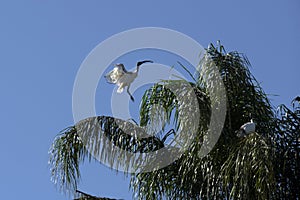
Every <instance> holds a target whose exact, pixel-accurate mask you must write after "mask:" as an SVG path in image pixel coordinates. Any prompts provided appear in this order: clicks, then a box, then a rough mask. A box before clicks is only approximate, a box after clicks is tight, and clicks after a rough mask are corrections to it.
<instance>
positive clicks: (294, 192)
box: [273, 97, 300, 199]
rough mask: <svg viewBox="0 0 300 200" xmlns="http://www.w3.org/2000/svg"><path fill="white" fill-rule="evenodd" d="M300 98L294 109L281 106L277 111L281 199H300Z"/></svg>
mask: <svg viewBox="0 0 300 200" xmlns="http://www.w3.org/2000/svg"><path fill="white" fill-rule="evenodd" d="M299 100H300V97H297V98H295V99H294V101H293V108H292V109H289V108H288V107H287V106H285V105H280V106H279V107H278V110H277V126H276V134H275V135H274V136H273V141H274V146H275V151H276V154H275V156H276V159H275V160H276V163H274V164H275V165H274V166H275V171H276V196H277V197H278V198H280V199H299V198H300V186H299V179H300V106H299V105H300V104H299V103H300V102H299Z"/></svg>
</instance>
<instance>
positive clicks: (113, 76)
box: [104, 64, 125, 84]
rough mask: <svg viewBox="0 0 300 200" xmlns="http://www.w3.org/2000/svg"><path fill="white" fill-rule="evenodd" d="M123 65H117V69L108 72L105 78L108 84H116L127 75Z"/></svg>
mask: <svg viewBox="0 0 300 200" xmlns="http://www.w3.org/2000/svg"><path fill="white" fill-rule="evenodd" d="M124 69H125V68H124V65H123V64H116V65H115V68H114V69H113V70H111V71H110V72H108V73H107V74H106V75H105V76H104V77H105V78H106V80H107V82H108V83H112V84H116V83H117V82H118V80H120V78H121V77H122V76H123V75H124V74H125V71H124Z"/></svg>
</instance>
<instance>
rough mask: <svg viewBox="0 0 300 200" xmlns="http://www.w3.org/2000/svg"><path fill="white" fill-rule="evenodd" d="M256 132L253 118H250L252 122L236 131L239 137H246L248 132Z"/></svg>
mask: <svg viewBox="0 0 300 200" xmlns="http://www.w3.org/2000/svg"><path fill="white" fill-rule="evenodd" d="M252 132H255V123H254V121H253V119H251V120H250V122H247V123H245V124H243V125H242V126H241V128H240V129H239V130H237V131H236V134H237V136H238V137H244V136H246V135H247V134H248V133H252Z"/></svg>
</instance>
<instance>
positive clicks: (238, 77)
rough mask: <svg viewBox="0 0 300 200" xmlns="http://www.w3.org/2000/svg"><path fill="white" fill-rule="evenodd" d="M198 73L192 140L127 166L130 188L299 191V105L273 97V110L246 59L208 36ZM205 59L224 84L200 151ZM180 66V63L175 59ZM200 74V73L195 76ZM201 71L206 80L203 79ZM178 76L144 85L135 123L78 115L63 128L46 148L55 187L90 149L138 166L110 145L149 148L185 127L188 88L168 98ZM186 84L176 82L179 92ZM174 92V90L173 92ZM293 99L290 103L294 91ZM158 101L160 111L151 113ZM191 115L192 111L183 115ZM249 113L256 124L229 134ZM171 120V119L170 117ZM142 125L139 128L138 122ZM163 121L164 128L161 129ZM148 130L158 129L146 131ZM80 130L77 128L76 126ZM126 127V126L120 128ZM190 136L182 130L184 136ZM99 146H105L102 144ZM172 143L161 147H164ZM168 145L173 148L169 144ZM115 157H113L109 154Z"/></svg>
mask: <svg viewBox="0 0 300 200" xmlns="http://www.w3.org/2000/svg"><path fill="white" fill-rule="evenodd" d="M199 65H200V66H202V68H203V69H204V70H203V71H202V74H198V76H197V77H193V80H194V82H189V87H191V88H192V90H193V93H194V94H195V95H196V98H197V103H198V106H199V109H200V110H201V111H202V114H201V117H199V128H198V129H197V133H196V136H195V137H193V138H192V142H191V143H190V144H189V145H188V147H186V149H185V151H184V152H182V155H181V156H180V157H179V159H177V160H176V161H175V162H173V163H171V164H170V165H168V166H166V167H163V168H158V169H156V170H153V171H149V172H145V173H137V174H133V175H132V178H131V188H132V189H133V191H134V192H135V194H136V195H137V197H138V198H139V199H162V198H163V197H167V198H168V199H241V198H243V199H274V198H281V199H290V198H293V199H295V198H300V194H299V193H300V192H299V191H300V188H299V186H298V185H299V184H297V180H298V178H299V177H300V172H299V166H300V163H299V162H300V161H299V156H300V155H299V154H300V153H299V148H300V145H299V143H300V141H299V136H300V133H299V132H300V131H299V130H300V128H299V126H300V125H299V124H300V115H299V113H300V109H299V106H298V107H297V106H295V105H294V106H293V110H290V109H289V108H288V107H286V106H284V105H281V106H280V107H279V110H277V111H276V110H275V109H274V108H273V107H272V105H271V103H270V102H269V100H268V98H267V95H266V94H265V93H264V91H263V90H262V88H261V87H260V85H259V84H258V82H257V81H256V79H255V77H253V75H252V74H251V73H250V71H249V67H250V63H249V61H248V59H247V58H246V57H245V56H244V55H243V54H240V53H238V52H236V51H234V52H229V53H227V52H226V51H225V49H224V47H223V46H222V45H219V46H217V47H214V46H213V45H212V44H211V45H210V47H209V48H208V49H207V50H206V52H205V54H204V56H203V58H202V59H201V61H200V64H199ZM212 65H216V66H217V73H218V74H221V78H222V80H223V83H224V87H225V90H226V97H227V99H226V118H225V123H224V127H223V129H222V132H221V135H220V137H219V139H218V141H217V143H216V144H215V145H214V147H213V148H212V150H211V151H210V152H209V154H207V155H206V156H205V157H199V156H198V155H199V151H200V150H201V147H202V146H205V145H206V143H205V141H206V140H205V135H206V133H207V131H209V123H210V115H211V113H212V106H211V105H217V107H218V106H220V105H221V104H220V102H221V101H222V99H220V98H218V97H215V96H213V95H212V94H211V93H210V92H209V91H214V90H216V88H218V85H217V84H218V82H213V81H211V82H209V81H208V82H207V79H209V78H211V77H215V76H216V71H214V70H212V69H213V68H212V67H211V66H212ZM181 66H182V67H183V68H184V69H186V68H185V67H184V66H183V65H181ZM203 77H204V78H203ZM205 79H206V80H205ZM183 82H184V80H176V81H175V80H174V81H162V82H160V83H157V84H155V85H153V86H152V87H151V88H149V89H148V90H147V91H146V92H145V94H144V96H143V98H142V104H141V108H140V124H139V125H137V124H134V123H132V122H129V121H125V120H122V119H115V118H112V117H109V116H98V117H91V118H88V119H85V120H83V121H81V122H79V123H78V124H76V125H74V126H71V127H69V128H67V129H65V130H63V131H62V132H61V133H60V135H58V136H57V137H56V138H55V140H54V142H53V145H52V147H51V149H50V159H49V163H50V165H51V172H52V178H53V181H54V182H55V183H58V185H59V186H60V189H61V190H63V191H70V192H72V191H74V190H76V188H77V184H78V180H79V178H80V171H79V165H80V163H81V162H83V161H84V160H85V158H88V160H89V161H91V160H92V159H93V156H91V154H90V153H89V152H93V155H94V156H95V155H96V157H97V158H98V159H101V160H105V161H107V162H108V163H110V164H111V166H112V167H114V168H118V167H120V166H125V168H126V167H127V168H130V167H132V166H133V167H136V169H138V167H141V166H143V163H144V162H146V161H145V160H144V157H142V156H140V157H137V158H134V159H133V158H132V156H131V155H129V154H126V153H125V154H122V156H121V154H119V153H118V152H117V151H115V150H114V149H112V148H110V145H112V144H113V145H115V146H117V147H120V148H121V149H123V150H124V151H126V152H133V153H137V152H143V153H145V152H155V151H156V150H158V149H161V148H162V147H166V146H167V143H166V141H167V140H168V139H169V138H172V137H176V135H178V132H185V131H188V129H189V126H190V124H189V123H188V120H187V119H186V118H184V117H181V115H180V113H181V112H182V110H184V109H193V106H192V105H189V104H185V103H184V102H186V99H182V98H187V99H188V98H189V95H190V94H188V93H184V94H182V95H181V96H180V97H182V98H176V95H175V94H174V92H172V91H171V90H170V89H169V88H168V87H167V85H168V84H172V85H173V86H174V85H175V86H176V87H177V88H182V87H183ZM184 91H186V90H181V92H184ZM177 96H178V95H177ZM294 104H296V105H298V104H297V99H295V101H294ZM157 105H159V106H160V107H161V108H163V109H162V112H157V113H156V114H153V110H154V109H155V107H156V106H157ZM190 117H194V116H190ZM250 118H253V119H255V122H256V124H257V128H256V132H253V133H251V134H249V135H246V136H245V137H241V138H240V137H237V135H236V132H235V131H236V130H238V129H239V127H240V126H241V125H242V124H244V123H245V122H247V121H250ZM173 121H174V123H172V122H173ZM145 127H146V128H145ZM166 129H170V130H169V131H167V130H166ZM150 130H161V131H160V132H159V133H157V134H154V135H152V136H151V137H147V138H139V137H138V133H139V134H140V133H144V134H148V133H147V131H150ZM79 132H80V134H78V133H79ZM128 132H129V133H130V134H127V133H128ZM189 139H191V138H183V140H184V141H186V140H189ZM107 149H110V150H109V151H108V150H107ZM173 151H174V149H170V151H169V152H168V153H170V155H172V153H173ZM175 152H176V149H175ZM116 158H118V159H116Z"/></svg>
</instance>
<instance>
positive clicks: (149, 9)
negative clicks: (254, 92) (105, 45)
mask: <svg viewBox="0 0 300 200" xmlns="http://www.w3.org/2000/svg"><path fill="white" fill-rule="evenodd" d="M142 2H143V3H142ZM299 11H300V3H299V1H298V0H286V1H260V0H251V1H247V2H246V1H243V2H241V1H226V3H225V1H200V0H197V1H196V0H191V1H174V0H173V1H137V0H135V1H129V0H127V1H99V0H97V1H96V0H93V1H58V0H51V1H50V0H43V1H41V0H40V1H38V0H28V1H1V2H0V55H1V59H0V92H1V96H0V97H1V98H0V102H1V103H0V113H1V114H0V121H1V140H0V151H1V153H0V155H1V165H0V195H1V199H11V200H16V199H45V200H53V199H56V200H60V199H68V197H66V196H64V195H62V194H60V193H59V192H58V191H57V190H56V189H55V187H54V185H53V184H52V182H50V173H49V168H48V166H47V160H48V149H49V147H50V145H51V143H52V141H53V139H54V137H55V135H56V134H57V133H58V132H59V131H60V130H62V129H63V128H65V127H67V126H69V125H72V124H73V118H72V89H73V82H74V79H75V76H76V73H77V70H78V69H79V66H80V64H81V63H82V61H83V60H84V58H85V57H86V56H87V54H88V53H89V52H90V51H91V50H92V49H93V48H94V47H95V46H96V45H97V44H98V43H100V42H101V41H103V40H105V39H106V38H108V37H109V36H111V35H113V34H116V33H119V32H121V31H125V30H128V29H131V28H137V27H145V26H157V27H165V28H170V29H174V30H177V31H180V32H182V33H185V34H187V35H188V36H190V37H192V38H194V39H195V40H197V41H198V42H199V43H200V44H202V45H203V46H204V47H206V46H207V45H208V44H209V43H210V42H214V43H215V42H216V41H217V40H221V42H222V43H223V44H224V45H225V47H226V49H227V51H230V50H238V51H239V52H243V53H245V54H246V55H247V56H248V58H249V60H250V62H251V63H252V66H253V67H252V69H251V71H252V72H253V74H254V75H255V76H256V78H257V79H258V81H260V82H261V84H262V87H263V88H264V89H265V91H266V93H268V94H274V95H279V96H271V99H273V101H272V103H273V104H274V105H278V104H280V103H286V104H289V102H290V101H291V100H292V98H293V97H295V96H296V95H299V94H300V91H299V74H300V66H299V49H300V12H299ZM132 62H134V61H132ZM174 62H175V61H174ZM297 78H298V79H297ZM297 86H298V87H297ZM99 114H101V113H99ZM82 175H83V176H82V182H81V184H80V189H82V190H83V191H86V192H89V193H91V194H95V195H99V196H108V197H117V198H124V199H131V193H130V192H128V179H125V178H124V176H123V175H122V173H119V174H118V175H116V174H115V172H113V171H110V170H109V169H107V167H102V166H100V165H99V164H88V163H86V164H85V165H84V166H82Z"/></svg>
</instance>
